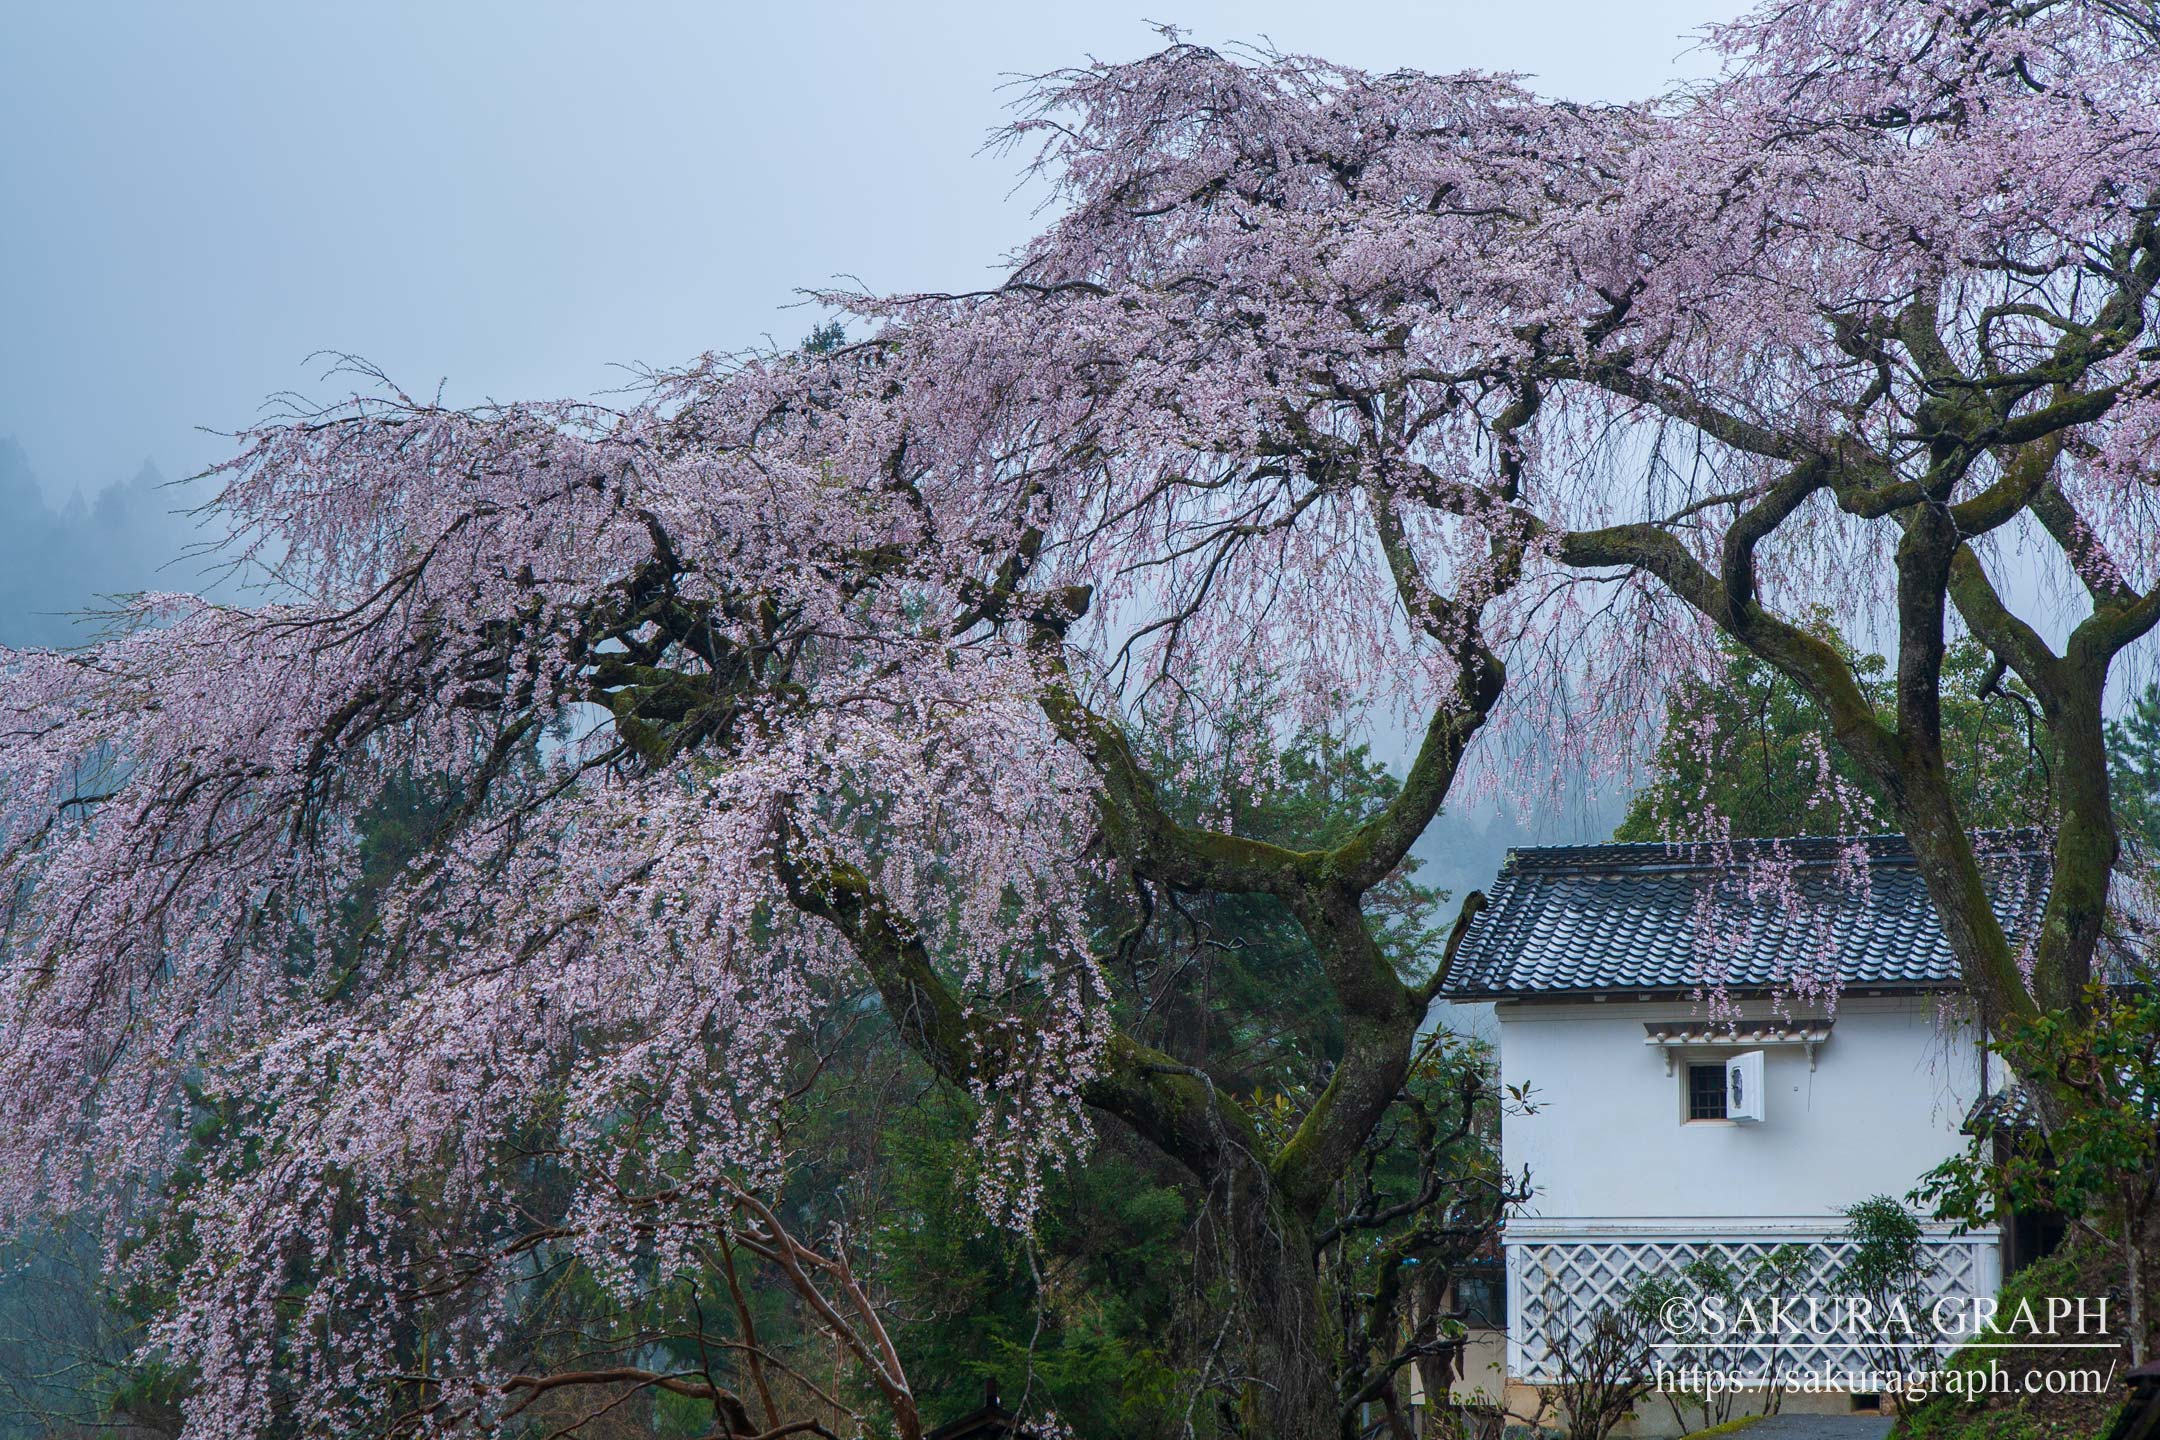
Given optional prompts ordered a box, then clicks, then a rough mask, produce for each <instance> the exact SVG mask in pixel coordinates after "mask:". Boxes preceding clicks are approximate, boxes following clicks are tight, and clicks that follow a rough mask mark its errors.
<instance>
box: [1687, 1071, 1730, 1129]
mask: <svg viewBox="0 0 2160 1440" xmlns="http://www.w3.org/2000/svg"><path fill="white" fill-rule="evenodd" d="M1687 1118H1688V1119H1690V1120H1723V1119H1724V1118H1725V1062H1724V1061H1722V1060H1720V1061H1719V1062H1718V1063H1716V1064H1715V1065H1690V1066H1688V1067H1687Z"/></svg>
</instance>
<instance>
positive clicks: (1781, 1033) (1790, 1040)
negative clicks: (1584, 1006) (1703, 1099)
mask: <svg viewBox="0 0 2160 1440" xmlns="http://www.w3.org/2000/svg"><path fill="white" fill-rule="evenodd" d="M1835 1023H1836V1022H1835V1021H1832V1020H1784V1021H1780V1020H1737V1021H1734V1022H1732V1023H1730V1024H1720V1023H1718V1022H1716V1021H1713V1020H1646V1021H1644V1022H1643V1044H1645V1045H1650V1046H1654V1047H1656V1048H1657V1049H1659V1050H1662V1051H1663V1052H1664V1053H1665V1068H1666V1070H1667V1071H1668V1072H1669V1071H1670V1070H1671V1069H1672V1067H1673V1056H1674V1055H1675V1054H1677V1053H1680V1052H1682V1051H1686V1050H1689V1049H1694V1048H1701V1047H1704V1046H1711V1045H1716V1046H1722V1047H1727V1048H1730V1047H1732V1046H1750V1045H1803V1046H1806V1047H1807V1057H1808V1069H1810V1070H1813V1069H1814V1068H1815V1048H1816V1047H1817V1046H1818V1045H1820V1044H1822V1043H1823V1041H1825V1040H1828V1039H1829V1038H1830V1027H1831V1026H1832V1025H1834V1024H1835Z"/></svg>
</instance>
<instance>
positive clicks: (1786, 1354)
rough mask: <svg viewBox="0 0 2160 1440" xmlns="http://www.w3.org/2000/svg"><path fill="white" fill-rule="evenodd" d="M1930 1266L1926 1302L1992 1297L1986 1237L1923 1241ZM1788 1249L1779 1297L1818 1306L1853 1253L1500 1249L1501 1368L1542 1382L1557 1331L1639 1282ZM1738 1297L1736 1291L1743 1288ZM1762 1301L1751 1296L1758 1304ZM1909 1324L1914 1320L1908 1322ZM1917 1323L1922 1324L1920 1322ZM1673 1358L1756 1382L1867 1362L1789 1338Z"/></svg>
mask: <svg viewBox="0 0 2160 1440" xmlns="http://www.w3.org/2000/svg"><path fill="white" fill-rule="evenodd" d="M1922 1243H1923V1244H1924V1245H1925V1246H1926V1249H1927V1253H1928V1255H1929V1257H1930V1259H1931V1260H1932V1261H1933V1264H1932V1265H1931V1266H1930V1267H1929V1276H1928V1281H1927V1291H1928V1299H1929V1302H1930V1303H1932V1302H1933V1301H1934V1300H1936V1299H1938V1298H1940V1297H1941V1296H1945V1295H1956V1296H1971V1295H1975V1294H1979V1293H1992V1291H1993V1289H1994V1286H1995V1281H1996V1277H1995V1268H1996V1266H1995V1254H1994V1245H1995V1242H1994V1241H1993V1240H1992V1239H1990V1238H1987V1237H1976V1236H1957V1237H1950V1236H1930V1237H1928V1238H1927V1239H1925V1240H1924V1241H1923V1242H1922ZM1786 1245H1793V1246H1797V1247H1798V1248H1799V1249H1800V1250H1801V1251H1803V1252H1804V1253H1805V1254H1806V1256H1807V1260H1808V1264H1807V1270H1806V1274H1805V1278H1804V1280H1802V1281H1800V1282H1799V1283H1798V1284H1796V1286H1795V1287H1794V1288H1793V1289H1792V1290H1790V1291H1788V1292H1786V1293H1787V1294H1789V1295H1793V1296H1796V1297H1798V1298H1800V1299H1801V1300H1802V1301H1803V1303H1804V1300H1805V1298H1806V1297H1808V1296H1813V1297H1814V1298H1816V1299H1817V1300H1818V1301H1820V1302H1822V1303H1823V1304H1825V1305H1826V1306H1827V1305H1828V1304H1829V1303H1830V1302H1831V1301H1832V1300H1833V1299H1838V1298H1842V1297H1841V1292H1840V1291H1839V1290H1838V1288H1837V1284H1836V1277H1837V1274H1838V1273H1839V1271H1840V1269H1841V1268H1842V1267H1843V1265H1844V1263H1845V1261H1846V1259H1847V1258H1848V1257H1849V1256H1850V1254H1851V1252H1852V1248H1853V1247H1852V1243H1851V1242H1850V1241H1847V1240H1843V1239H1840V1238H1836V1237H1821V1238H1803V1237H1798V1236H1791V1237H1781V1238H1764V1239H1752V1238H1751V1239H1741V1238H1732V1239H1710V1240H1680V1239H1636V1238H1629V1239H1605V1238H1592V1239H1577V1238H1562V1237H1555V1238H1539V1239H1535V1240H1524V1241H1519V1242H1512V1243H1510V1244H1509V1246H1508V1273H1509V1284H1510V1288H1511V1290H1512V1292H1513V1293H1512V1294H1511V1296H1510V1307H1509V1323H1508V1328H1509V1331H1510V1334H1511V1338H1512V1340H1513V1342H1514V1343H1513V1346H1512V1347H1511V1348H1513V1350H1514V1352H1515V1354H1514V1357H1513V1363H1512V1364H1511V1365H1510V1367H1509V1368H1510V1370H1512V1371H1513V1372H1514V1374H1515V1377H1516V1378H1517V1379H1521V1380H1528V1381H1531V1382H1533V1383H1536V1384H1551V1383H1553V1382H1554V1381H1557V1380H1558V1379H1559V1378H1560V1376H1559V1373H1558V1367H1557V1366H1556V1364H1555V1363H1554V1358H1553V1353H1552V1346H1553V1342H1554V1341H1555V1340H1556V1339H1559V1338H1560V1337H1561V1336H1562V1335H1563V1334H1565V1333H1568V1332H1566V1331H1562V1330H1561V1329H1560V1328H1559V1327H1561V1326H1563V1325H1565V1326H1567V1327H1568V1330H1569V1331H1572V1332H1573V1334H1574V1335H1575V1336H1576V1337H1577V1338H1578V1339H1579V1338H1581V1336H1582V1334H1583V1332H1584V1330H1585V1329H1586V1328H1587V1327H1588V1325H1589V1322H1590V1320H1591V1318H1592V1317H1593V1316H1595V1315H1596V1314H1597V1312H1598V1311H1599V1310H1600V1309H1602V1308H1606V1307H1617V1306H1619V1305H1620V1304H1621V1303H1623V1301H1624V1299H1625V1297H1626V1295H1627V1293H1628V1291H1629V1290H1630V1289H1631V1288H1632V1287H1633V1286H1634V1285H1635V1283H1636V1282H1637V1280H1638V1279H1639V1278H1640V1277H1643V1276H1645V1275H1651V1274H1676V1273H1677V1272H1678V1271H1679V1270H1680V1268H1681V1267H1682V1266H1684V1265H1686V1264H1688V1263H1689V1262H1690V1261H1692V1260H1696V1259H1698V1258H1701V1257H1702V1256H1705V1255H1714V1256H1716V1257H1718V1258H1719V1259H1720V1260H1722V1261H1723V1262H1724V1263H1725V1264H1726V1265H1727V1266H1728V1267H1729V1268H1730V1269H1732V1270H1733V1271H1735V1272H1737V1273H1738V1274H1740V1275H1741V1276H1743V1277H1744V1276H1745V1275H1746V1274H1747V1273H1748V1272H1750V1271H1752V1270H1753V1269H1754V1268H1755V1266H1756V1265H1757V1264H1759V1263H1760V1262H1761V1261H1762V1260H1763V1259H1765V1258H1766V1257H1767V1256H1768V1255H1769V1254H1770V1253H1771V1252H1772V1251H1774V1250H1777V1249H1779V1248H1780V1247H1782V1246H1786ZM1743 1293H1745V1292H1743ZM1768 1298H1769V1297H1767V1296H1762V1297H1758V1303H1760V1302H1761V1301H1765V1300H1767V1299H1768ZM1916 1318H1918V1317H1916ZM1923 1323H1924V1322H1923ZM1672 1358H1673V1361H1674V1363H1675V1364H1676V1366H1677V1365H1679V1364H1691V1365H1699V1366H1705V1367H1709V1368H1715V1369H1718V1370H1721V1371H1727V1372H1739V1373H1742V1374H1746V1375H1749V1376H1761V1375H1766V1374H1768V1373H1770V1371H1771V1370H1772V1369H1773V1368H1775V1370H1776V1372H1777V1373H1778V1374H1781V1375H1792V1374H1795V1373H1798V1372H1800V1371H1802V1370H1807V1371H1814V1372H1817V1373H1820V1372H1822V1371H1824V1370H1835V1371H1852V1370H1864V1369H1866V1368H1867V1365H1868V1361H1867V1358H1866V1356H1865V1355H1864V1354H1863V1353H1862V1352H1861V1351H1860V1350H1859V1349H1857V1348H1856V1347H1854V1346H1853V1345H1850V1344H1843V1343H1821V1342H1810V1341H1807V1340H1804V1339H1796V1340H1795V1341H1793V1342H1791V1343H1787V1344H1785V1345H1783V1346H1782V1347H1780V1348H1779V1349H1778V1350H1777V1352H1776V1353H1774V1354H1773V1352H1772V1350H1771V1348H1770V1347H1769V1346H1766V1345H1764V1346H1750V1345H1743V1344H1726V1345H1720V1346H1719V1347H1718V1348H1717V1349H1716V1350H1715V1351H1714V1352H1706V1351H1703V1350H1692V1351H1676V1352H1674V1355H1673V1357H1672Z"/></svg>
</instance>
